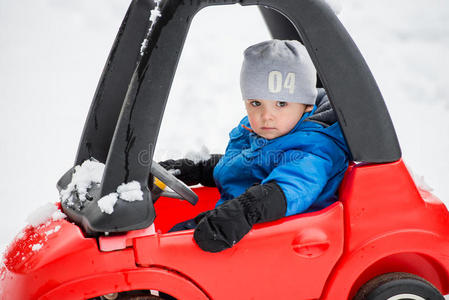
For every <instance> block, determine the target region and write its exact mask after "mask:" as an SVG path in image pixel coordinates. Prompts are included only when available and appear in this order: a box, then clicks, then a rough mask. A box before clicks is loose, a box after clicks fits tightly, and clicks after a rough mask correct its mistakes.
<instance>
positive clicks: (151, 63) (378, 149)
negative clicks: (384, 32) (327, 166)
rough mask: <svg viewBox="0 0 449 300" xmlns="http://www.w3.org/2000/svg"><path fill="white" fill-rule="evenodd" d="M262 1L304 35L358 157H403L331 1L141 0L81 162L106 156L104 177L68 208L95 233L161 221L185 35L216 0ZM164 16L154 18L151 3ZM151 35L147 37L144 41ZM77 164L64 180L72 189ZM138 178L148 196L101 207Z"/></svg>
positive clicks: (112, 60)
mask: <svg viewBox="0 0 449 300" xmlns="http://www.w3.org/2000/svg"><path fill="white" fill-rule="evenodd" d="M236 3H239V4H241V5H244V6H245V5H259V7H261V11H262V14H263V16H264V18H265V21H266V23H267V25H268V27H269V30H270V32H271V33H272V36H273V38H284V39H285V38H289V39H298V40H302V41H303V43H304V45H305V47H306V48H307V50H308V52H309V54H310V56H311V58H312V61H313V63H314V65H315V67H316V69H317V72H318V76H319V78H320V79H321V82H322V84H323V87H324V88H325V90H326V92H327V94H328V96H329V99H330V101H331V104H332V106H333V108H334V109H335V111H336V113H337V117H338V121H339V123H340V125H341V128H342V131H343V134H344V136H345V139H346V141H347V144H348V146H349V149H350V153H351V156H352V160H354V161H360V162H371V163H387V162H392V161H396V160H398V159H400V158H401V150H400V147H399V143H398V139H397V136H396V133H395V130H394V127H393V124H392V121H391V118H390V116H389V113H388V111H387V108H386V105H385V103H384V100H383V98H382V95H381V93H380V91H379V88H378V86H377V84H376V82H375V80H374V78H373V76H372V74H371V72H370V70H369V68H368V66H367V64H366V62H365V60H364V59H363V57H362V55H361V53H360V52H359V50H358V48H357V46H356V45H355V44H354V42H353V40H352V39H351V37H350V36H349V34H348V33H347V31H346V30H345V28H344V27H343V25H342V24H341V23H340V21H339V20H338V18H337V17H336V15H335V13H334V12H333V11H332V9H331V8H330V7H329V5H328V4H327V3H326V2H324V1H322V0H316V1H310V0H257V1H255V0H248V1H247V0H243V1H240V2H238V1H234V0H231V1H230V0H216V1H202V0H196V1H179V0H163V1H161V2H160V4H159V5H158V6H157V4H156V3H155V2H153V0H133V1H132V3H131V5H130V7H129V9H128V12H127V14H126V16H125V19H124V21H123V23H122V25H121V27H120V30H119V32H118V35H117V37H116V40H115V42H114V45H113V47H112V50H111V52H110V55H109V57H108V60H107V62H106V65H105V68H104V70H103V73H102V76H101V79H100V82H99V84H98V87H97V90H96V93H95V96H94V99H93V102H92V105H91V108H90V111H89V114H88V116H87V120H86V123H85V126H84V130H83V134H82V137H81V140H80V144H79V148H78V153H77V157H76V161H75V165H79V164H81V163H82V162H83V161H85V160H87V159H90V158H95V159H97V160H99V161H100V162H103V163H105V165H106V166H105V171H104V175H103V179H102V182H101V184H100V185H99V186H98V187H97V188H96V189H95V191H93V192H92V194H93V196H94V197H93V199H92V200H91V201H88V203H87V204H86V205H85V206H84V207H83V208H82V209H74V208H73V207H69V206H68V205H66V204H64V203H62V208H63V211H64V212H65V213H66V214H67V215H68V216H69V217H70V219H72V220H73V221H75V222H76V223H77V224H79V225H81V226H82V227H83V228H84V230H85V231H86V232H87V233H90V234H96V233H102V232H123V231H129V230H136V229H141V228H145V227H148V226H149V225H151V224H152V223H153V221H154V218H155V212H154V207H153V203H152V200H151V194H150V193H149V191H148V177H149V173H150V167H151V162H152V158H153V150H154V147H155V145H156V141H157V136H158V133H159V129H160V125H161V121H162V116H163V112H164V109H165V105H166V101H167V98H168V95H169V91H170V87H171V84H172V81H173V77H174V74H175V71H176V67H177V64H178V60H179V57H180V55H181V52H182V48H183V45H184V41H185V39H186V36H187V33H188V29H189V26H190V23H191V21H192V18H193V17H194V15H195V14H196V13H197V12H198V11H199V10H200V9H202V8H204V7H206V6H211V5H226V4H236ZM156 6H157V8H158V9H159V10H160V12H161V16H160V17H159V18H157V19H156V20H155V21H154V24H152V21H149V19H150V15H151V10H153V9H155V8H156ZM143 41H145V42H143ZM72 174H73V168H72V169H71V170H69V171H68V172H67V173H66V174H65V175H64V176H63V177H62V178H61V180H60V181H59V182H58V188H59V189H60V190H61V189H64V188H65V187H66V186H67V185H68V183H69V182H70V179H71V176H72ZM133 180H136V181H138V182H139V183H140V184H141V187H142V190H143V191H144V201H135V202H132V203H121V204H120V203H119V202H117V204H116V207H114V213H113V214H111V215H108V214H105V213H102V212H101V211H100V209H99V208H98V205H97V201H98V200H99V199H100V198H101V197H103V196H105V195H108V194H109V193H111V192H115V190H116V188H117V187H118V186H119V185H120V184H122V183H124V182H130V181H133Z"/></svg>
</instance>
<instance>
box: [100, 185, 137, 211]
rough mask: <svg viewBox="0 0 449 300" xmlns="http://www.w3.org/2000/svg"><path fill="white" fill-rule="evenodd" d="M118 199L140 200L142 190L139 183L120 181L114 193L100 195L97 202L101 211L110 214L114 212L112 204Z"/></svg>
mask: <svg viewBox="0 0 449 300" xmlns="http://www.w3.org/2000/svg"><path fill="white" fill-rule="evenodd" d="M119 199H120V200H124V201H127V202H133V201H142V200H143V192H142V189H141V187H140V183H139V182H137V181H131V182H128V183H122V184H121V185H119V187H118V188H117V192H116V193H110V194H109V195H106V196H104V197H102V198H101V199H99V200H98V202H97V204H98V207H99V208H100V210H101V211H102V212H104V213H107V214H112V213H113V212H114V206H115V204H116V203H117V201H118V200H119Z"/></svg>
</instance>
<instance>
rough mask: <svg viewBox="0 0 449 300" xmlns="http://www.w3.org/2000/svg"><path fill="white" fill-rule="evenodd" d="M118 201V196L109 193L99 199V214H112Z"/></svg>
mask: <svg viewBox="0 0 449 300" xmlns="http://www.w3.org/2000/svg"><path fill="white" fill-rule="evenodd" d="M117 200H118V194H117V193H110V194H108V195H106V196H104V197H101V199H99V200H98V202H97V204H98V207H99V208H100V210H101V212H104V213H107V214H109V215H110V214H112V213H113V212H114V205H115V203H116V202H117Z"/></svg>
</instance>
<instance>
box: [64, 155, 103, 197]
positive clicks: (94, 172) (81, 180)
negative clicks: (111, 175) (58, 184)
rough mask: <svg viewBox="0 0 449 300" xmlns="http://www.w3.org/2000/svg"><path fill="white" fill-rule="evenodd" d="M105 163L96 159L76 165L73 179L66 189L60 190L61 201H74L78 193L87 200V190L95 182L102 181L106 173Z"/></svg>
mask: <svg viewBox="0 0 449 300" xmlns="http://www.w3.org/2000/svg"><path fill="white" fill-rule="evenodd" d="M104 167H105V166H104V164H103V163H101V162H98V161H96V160H94V159H91V160H86V161H84V162H83V163H82V164H81V165H80V166H75V172H74V173H73V175H72V181H71V182H70V183H69V185H68V186H67V188H66V189H64V190H62V191H61V192H60V198H61V201H63V202H64V201H68V202H69V203H70V202H72V199H73V194H74V193H76V194H77V195H78V197H79V199H80V200H81V201H86V194H87V190H88V189H89V188H91V187H92V185H93V184H99V183H101V178H102V177H103V173H104Z"/></svg>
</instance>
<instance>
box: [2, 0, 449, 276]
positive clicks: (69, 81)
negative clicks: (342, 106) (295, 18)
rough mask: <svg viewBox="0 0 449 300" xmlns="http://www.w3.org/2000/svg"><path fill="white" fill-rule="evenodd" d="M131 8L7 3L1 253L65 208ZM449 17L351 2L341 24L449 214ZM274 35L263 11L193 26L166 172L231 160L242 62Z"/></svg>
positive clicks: (215, 12) (435, 10)
mask: <svg viewBox="0 0 449 300" xmlns="http://www.w3.org/2000/svg"><path fill="white" fill-rule="evenodd" d="M328 3H330V2H328ZM128 5H129V1H123V0H65V1H53V0H40V1H33V0H22V1H0V25H2V26H1V28H3V30H2V33H1V34H0V43H1V45H2V46H1V48H0V53H1V54H2V55H0V78H1V82H2V88H1V89H0V105H1V107H0V126H1V128H2V130H0V139H1V141H2V147H0V158H1V165H2V172H1V173H0V179H1V180H0V190H1V191H2V197H3V199H2V201H3V202H2V203H4V205H3V206H2V211H1V216H2V217H1V218H0V228H2V230H1V231H0V248H4V247H5V246H6V244H7V243H9V242H10V241H11V240H12V239H13V237H14V236H15V234H16V233H17V232H20V230H21V228H22V227H23V226H24V225H25V219H26V216H27V215H29V214H30V213H31V212H32V211H33V210H34V208H35V207H37V206H39V205H42V204H44V203H46V202H48V201H55V200H57V198H58V194H57V190H56V188H55V183H56V182H57V180H58V179H59V178H60V176H61V175H62V174H64V172H66V171H67V169H68V168H70V167H71V166H72V165H73V160H74V157H75V155H76V150H77V147H78V142H79V138H80V135H81V132H82V128H83V124H84V121H85V118H86V115H87V112H88V110H89V106H90V102H91V100H92V96H93V95H94V92H95V89H96V86H97V83H98V79H99V77H100V75H101V72H102V70H103V66H104V63H105V61H106V57H107V55H108V53H109V50H110V48H111V45H112V43H113V40H114V38H115V35H116V33H117V29H118V28H119V26H120V23H121V21H122V18H123V16H124V14H125V12H126V9H127V7H128ZM330 5H331V7H332V4H330ZM334 9H335V8H334ZM99 11H101V12H102V13H101V14H99V13H98V12H99ZM448 15H449V5H447V0H433V1H425V0H412V1H410V0H397V1H388V0H376V1H374V0H367V1H360V0H345V1H344V9H343V10H341V12H340V14H339V15H338V17H339V18H340V20H341V21H342V23H343V24H344V25H345V27H346V28H347V30H348V31H349V33H350V34H351V36H352V38H353V39H354V41H355V42H356V44H357V45H358V47H359V49H360V51H361V52H362V54H363V56H364V58H365V59H366V61H367V63H368V65H369V66H370V68H371V71H372V72H373V75H374V77H375V78H376V81H377V83H378V85H379V87H380V89H381V91H382V94H383V96H384V99H385V102H386V104H387V107H388V109H389V111H390V114H391V117H392V120H393V123H394V125H395V128H396V132H397V135H398V137H399V141H400V144H401V148H402V153H403V158H404V160H405V162H406V163H407V164H408V165H409V166H411V167H412V168H413V171H414V172H416V173H417V174H421V175H420V176H423V177H425V179H426V182H427V183H428V184H429V185H430V186H432V187H433V189H434V190H433V193H434V194H435V195H436V196H438V197H439V198H440V199H441V200H443V201H445V203H449V189H448V187H447V182H448V172H447V170H449V157H448V155H447V153H449V138H448V137H449V118H448V115H449V89H448V88H447V87H448V86H449V77H448V76H447V74H446V73H447V72H446V70H448V69H449V60H447V53H449V18H447V16H448ZM42 16H45V18H42ZM229 20H232V22H229ZM264 26H265V25H264V24H263V22H262V20H261V18H260V16H259V12H258V10H257V9H255V8H254V7H241V6H239V5H230V6H225V7H208V8H205V9H203V10H202V11H200V12H199V13H198V14H197V16H195V18H194V20H193V21H192V26H191V30H190V32H189V35H188V36H187V39H186V42H185V45H184V50H183V53H182V55H181V58H180V62H179V66H178V70H177V72H176V74H175V79H174V82H173V85H172V86H173V88H172V90H171V92H170V96H169V99H168V102H167V107H166V110H165V113H164V117H163V120H162V127H161V130H160V132H159V135H158V143H157V145H156V152H155V160H156V161H159V160H164V159H168V158H180V157H185V155H186V153H187V152H189V151H196V149H197V145H207V147H208V148H209V149H210V153H223V152H224V149H225V148H226V144H227V139H228V132H229V131H230V129H232V128H233V127H234V126H235V125H236V124H238V122H239V120H240V119H241V118H242V117H243V115H244V107H243V105H242V104H241V101H240V99H241V96H240V91H239V82H238V74H239V69H240V66H241V62H242V56H241V55H242V51H243V50H244V49H245V48H246V47H248V46H249V45H251V44H255V43H257V42H260V41H263V40H266V39H269V34H268V31H267V30H265V29H264ZM80 33H82V34H80ZM218 33H219V34H218ZM24 36H26V37H27V39H23V37H24ZM67 36H70V37H71V38H70V39H67V38H65V37H67ZM29 45H33V51H30V47H29ZM418 178H419V177H418ZM415 181H418V182H419V180H416V179H415ZM418 185H419V184H418ZM422 222H425V220H422ZM0 275H1V274H0Z"/></svg>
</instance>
